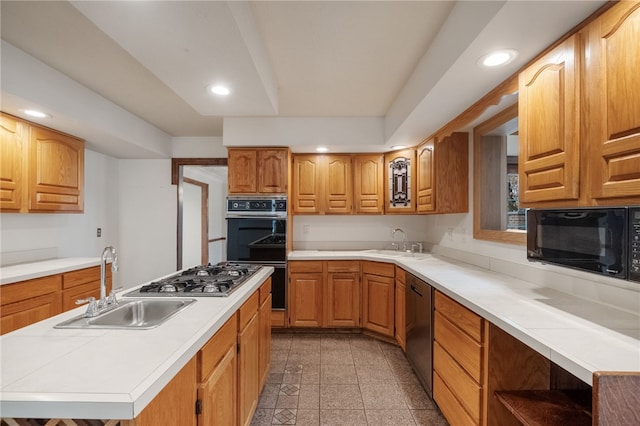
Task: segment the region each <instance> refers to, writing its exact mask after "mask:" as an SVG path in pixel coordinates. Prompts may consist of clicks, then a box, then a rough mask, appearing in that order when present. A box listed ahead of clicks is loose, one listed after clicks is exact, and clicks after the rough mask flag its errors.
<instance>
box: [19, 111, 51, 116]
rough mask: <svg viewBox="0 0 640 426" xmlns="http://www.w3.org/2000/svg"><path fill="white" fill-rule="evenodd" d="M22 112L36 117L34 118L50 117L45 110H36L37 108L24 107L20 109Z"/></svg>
mask: <svg viewBox="0 0 640 426" xmlns="http://www.w3.org/2000/svg"><path fill="white" fill-rule="evenodd" d="M22 112H24V113H25V114H27V115H29V116H31V117H36V118H46V117H51V116H50V115H49V114H47V113H46V112H42V111H38V110H35V109H24V110H22Z"/></svg>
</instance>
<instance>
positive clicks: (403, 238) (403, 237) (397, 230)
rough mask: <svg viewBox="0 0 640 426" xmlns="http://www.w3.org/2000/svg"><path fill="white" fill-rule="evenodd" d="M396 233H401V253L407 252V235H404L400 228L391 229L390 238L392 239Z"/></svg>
mask: <svg viewBox="0 0 640 426" xmlns="http://www.w3.org/2000/svg"><path fill="white" fill-rule="evenodd" d="M396 232H401V233H402V251H406V250H407V244H408V242H407V235H406V234H405V233H404V231H403V230H402V229H400V228H393V230H392V231H391V238H392V239H393V237H395V235H396Z"/></svg>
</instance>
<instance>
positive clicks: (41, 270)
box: [0, 257, 100, 285]
mask: <svg viewBox="0 0 640 426" xmlns="http://www.w3.org/2000/svg"><path fill="white" fill-rule="evenodd" d="M98 265H100V258H99V257H67V258H59V259H49V260H42V261H39V262H29V263H20V264H17V265H9V266H3V267H1V268H0V285H5V284H13V283H17V282H20V281H26V280H32V279H35V278H42V277H47V276H49V275H56V274H62V273H65V272H70V271H75V270H78V269H84V268H90V267H92V266H98Z"/></svg>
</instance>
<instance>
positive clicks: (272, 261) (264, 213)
mask: <svg viewBox="0 0 640 426" xmlns="http://www.w3.org/2000/svg"><path fill="white" fill-rule="evenodd" d="M226 218H227V260H229V261H233V262H241V263H251V264H259V265H268V266H272V267H273V268H274V272H273V275H272V276H271V285H272V287H271V293H272V297H273V299H272V300H273V301H272V308H273V309H285V308H286V300H287V297H286V287H287V286H286V283H287V199H286V197H271V198H248V197H231V196H229V197H227V214H226Z"/></svg>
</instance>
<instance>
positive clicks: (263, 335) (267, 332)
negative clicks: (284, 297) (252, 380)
mask: <svg viewBox="0 0 640 426" xmlns="http://www.w3.org/2000/svg"><path fill="white" fill-rule="evenodd" d="M271 299H272V296H271V278H269V279H268V280H267V282H265V283H264V284H263V285H262V286H261V287H260V308H259V310H258V315H259V322H260V342H259V346H260V354H259V362H258V364H259V371H260V374H259V376H260V383H259V388H260V390H262V388H263V387H264V384H265V383H266V381H267V376H268V375H269V369H270V367H271Z"/></svg>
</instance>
